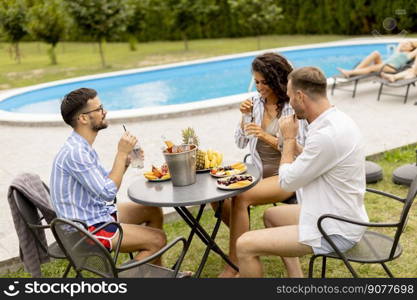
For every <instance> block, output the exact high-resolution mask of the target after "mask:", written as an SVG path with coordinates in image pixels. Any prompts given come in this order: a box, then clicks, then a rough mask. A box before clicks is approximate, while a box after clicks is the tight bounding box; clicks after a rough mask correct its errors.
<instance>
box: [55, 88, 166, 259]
mask: <svg viewBox="0 0 417 300" xmlns="http://www.w3.org/2000/svg"><path fill="white" fill-rule="evenodd" d="M106 114H107V111H106V110H105V109H104V108H103V106H102V104H101V101H100V99H99V97H98V96H97V92H96V91H95V90H93V89H88V88H81V89H78V90H75V91H72V92H70V93H69V94H67V95H66V96H65V97H64V99H63V100H62V103H61V115H62V117H63V119H64V121H65V123H67V124H68V125H70V126H71V127H72V128H73V132H72V134H71V135H70V136H69V138H68V139H67V141H66V142H65V144H64V146H63V147H62V148H61V150H60V151H59V153H58V154H57V156H56V157H55V160H54V163H53V166H52V173H51V180H50V185H51V199H52V205H53V206H54V208H55V211H56V213H57V215H58V217H60V218H65V219H77V220H81V221H83V222H85V223H86V224H87V226H88V229H89V230H90V231H93V230H94V229H95V228H97V227H99V226H101V225H103V224H105V223H107V222H112V221H117V222H120V224H121V226H122V228H123V240H122V243H121V248H120V250H121V252H135V251H139V253H138V255H137V256H136V257H135V258H136V259H138V260H140V259H142V258H144V257H147V256H149V255H152V254H153V253H155V252H157V251H158V250H159V249H161V248H162V247H163V246H164V245H165V244H166V236H165V233H164V232H163V231H162V224H163V215H162V211H161V209H160V208H157V207H146V206H142V205H139V204H136V203H133V202H129V203H118V204H117V207H116V204H115V201H114V199H115V197H116V193H117V191H118V189H119V188H120V185H121V183H122V178H123V175H124V174H125V172H126V170H127V167H128V166H129V163H130V158H129V153H130V152H131V151H132V149H133V147H134V145H135V144H136V142H137V139H136V137H134V136H133V135H131V134H130V133H129V132H125V133H124V134H123V136H122V137H121V138H120V141H119V144H118V147H117V153H116V156H115V159H114V163H113V167H112V169H111V170H110V172H108V171H106V170H105V169H104V168H103V166H102V165H101V163H100V161H99V158H98V155H97V152H96V151H95V150H94V149H93V143H94V141H95V139H96V137H97V134H98V132H99V131H100V130H101V129H105V128H107V126H108V123H107V120H106ZM140 224H145V225H146V226H143V225H140ZM118 234H119V233H118V230H117V226H116V225H114V224H110V225H108V226H106V227H105V228H104V229H103V230H100V231H99V232H97V233H96V234H95V235H96V237H97V239H98V240H99V241H100V242H101V243H102V244H103V245H104V246H105V247H106V248H107V249H108V250H109V251H111V250H112V248H113V246H114V245H115V243H116V242H117V237H118ZM155 263H157V264H160V260H159V261H156V262H155Z"/></svg>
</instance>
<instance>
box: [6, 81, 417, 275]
mask: <svg viewBox="0 0 417 300" xmlns="http://www.w3.org/2000/svg"><path fill="white" fill-rule="evenodd" d="M378 87H379V85H377V84H376V83H372V82H366V83H361V84H359V86H358V92H357V96H356V98H354V99H352V97H351V93H349V92H345V91H342V90H336V91H335V95H334V96H329V97H330V99H331V102H332V103H333V104H334V105H336V107H338V108H339V109H340V110H342V111H344V112H346V113H347V114H348V115H350V116H351V117H352V118H353V119H354V120H355V122H356V123H357V124H358V125H359V127H360V128H361V130H362V133H363V135H364V137H365V140H366V154H367V155H372V154H376V153H379V152H383V151H386V150H389V149H393V148H397V147H400V146H404V145H408V144H411V143H416V142H417V105H414V102H415V101H416V100H417V88H415V87H412V88H411V90H410V95H409V100H408V102H407V103H406V104H403V101H402V99H400V98H397V97H392V96H382V99H381V101H379V102H378V101H376V97H377V92H378ZM392 91H393V92H394V93H403V92H405V89H393V90H392ZM242 100H243V99H242ZM239 118H240V113H239V110H238V106H237V105H230V106H226V107H222V108H221V109H215V108H211V109H204V110H202V111H194V112H186V113H184V114H183V115H177V116H176V117H169V116H167V115H161V117H160V118H149V119H142V120H140V121H134V120H130V121H128V122H126V123H125V125H126V127H127V128H128V130H129V131H131V132H132V133H134V134H135V135H137V136H138V137H139V139H140V140H141V141H142V145H143V148H144V151H145V170H147V169H149V168H150V165H151V164H155V165H160V164H161V163H162V162H163V156H162V153H161V150H160V148H161V146H162V139H161V135H162V134H163V135H164V136H166V137H167V138H168V139H170V140H173V141H174V142H179V141H180V132H181V129H183V128H185V127H188V126H191V127H194V128H195V130H196V132H197V134H198V135H199V137H200V140H201V147H202V148H203V149H207V148H211V149H214V150H218V151H221V152H223V153H224V159H225V160H235V159H236V158H240V157H243V155H244V154H245V153H246V152H247V151H246V150H240V149H237V148H236V146H235V144H234V140H233V133H234V129H235V125H236V124H237V123H238V120H239ZM70 133H71V129H70V128H69V127H68V126H65V125H64V124H63V125H62V126H53V127H48V126H39V125H36V126H32V127H31V126H17V125H10V124H1V125H0V140H1V147H0V157H1V163H0V195H1V197H0V205H1V210H0V266H1V262H5V261H7V260H9V259H11V258H14V257H16V256H18V254H19V251H18V241H17V236H16V231H15V229H14V225H13V221H12V219H11V215H10V210H9V205H8V202H7V190H8V187H9V184H10V182H11V181H12V179H13V178H14V177H15V176H16V175H18V174H19V173H22V172H33V173H37V174H39V175H40V177H41V178H42V180H44V181H45V182H46V183H49V175H50V171H51V165H52V161H53V159H54V156H55V154H56V153H57V152H58V150H59V148H60V147H61V146H62V144H63V143H64V141H65V140H66V138H67V137H68V135H69V134H70ZM122 133H123V128H122V125H121V122H118V121H113V122H112V123H111V124H110V126H109V128H108V129H106V130H104V131H101V132H100V134H99V136H98V138H97V140H96V142H95V145H94V147H95V149H96V150H97V152H98V153H99V155H100V158H101V161H102V163H103V164H104V166H105V167H107V168H111V166H112V163H113V158H114V155H115V152H116V147H117V142H118V140H119V138H120V136H121V134H122ZM142 172H143V171H142ZM138 176H141V174H139V173H138V172H137V170H134V169H129V170H128V171H127V174H126V176H125V179H124V182H123V184H122V187H121V189H120V191H119V194H118V199H119V200H120V201H129V199H128V197H127V192H126V191H127V187H128V186H129V184H130V183H131V182H132V181H134V180H135V179H136V178H138ZM171 211H172V210H166V211H165V212H166V213H170V212H171ZM0 273H1V271H0Z"/></svg>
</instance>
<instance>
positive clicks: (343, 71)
mask: <svg viewBox="0 0 417 300" xmlns="http://www.w3.org/2000/svg"><path fill="white" fill-rule="evenodd" d="M337 69H338V70H339V72H340V73H342V74H343V76H345V77H346V78H349V77H350V71H348V70H345V69H342V68H337Z"/></svg>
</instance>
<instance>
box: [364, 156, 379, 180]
mask: <svg viewBox="0 0 417 300" xmlns="http://www.w3.org/2000/svg"><path fill="white" fill-rule="evenodd" d="M365 172H366V183H376V182H378V181H380V180H382V178H383V173H382V168H381V167H380V166H379V165H378V164H376V163H374V162H372V161H366V162H365Z"/></svg>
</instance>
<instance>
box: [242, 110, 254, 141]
mask: <svg viewBox="0 0 417 300" xmlns="http://www.w3.org/2000/svg"><path fill="white" fill-rule="evenodd" d="M249 123H253V117H252V113H246V114H243V129H246V125H248V124H249ZM245 135H246V137H247V138H252V137H253V134H248V133H247V132H246V130H245Z"/></svg>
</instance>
